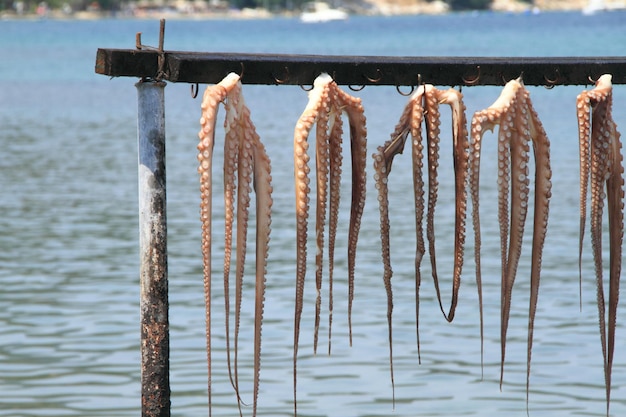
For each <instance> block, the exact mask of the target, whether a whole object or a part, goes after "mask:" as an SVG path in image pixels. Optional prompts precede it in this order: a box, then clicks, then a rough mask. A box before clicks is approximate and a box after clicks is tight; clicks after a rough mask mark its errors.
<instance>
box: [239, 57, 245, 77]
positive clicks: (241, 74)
mask: <svg viewBox="0 0 626 417" xmlns="http://www.w3.org/2000/svg"><path fill="white" fill-rule="evenodd" d="M239 65H241V72H240V73H239V80H240V81H241V79H242V78H243V74H244V70H245V67H244V65H243V62H242V61H239Z"/></svg>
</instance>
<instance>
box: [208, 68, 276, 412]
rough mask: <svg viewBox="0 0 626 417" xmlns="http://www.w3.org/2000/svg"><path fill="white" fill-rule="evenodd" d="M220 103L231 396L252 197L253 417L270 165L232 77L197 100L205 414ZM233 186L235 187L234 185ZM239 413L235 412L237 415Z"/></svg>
mask: <svg viewBox="0 0 626 417" xmlns="http://www.w3.org/2000/svg"><path fill="white" fill-rule="evenodd" d="M220 102H224V104H225V109H226V120H225V131H226V135H225V141H224V203H225V212H226V214H225V255H224V293H225V294H224V298H225V310H226V340H227V356H228V359H227V362H228V369H229V375H230V378H231V383H232V384H233V387H234V388H235V391H236V393H237V399H238V404H239V407H241V398H240V396H239V383H238V368H237V360H238V355H237V352H238V336H239V322H240V311H241V302H242V287H243V275H244V263H245V255H246V236H247V229H248V209H249V206H250V191H251V186H253V187H254V190H255V193H256V224H257V229H256V286H255V294H256V296H255V323H254V388H253V389H254V394H253V395H254V399H253V415H256V406H257V397H258V391H259V373H260V362H261V324H262V319H263V305H264V300H265V274H266V262H267V254H268V247H269V237H270V223H271V206H272V197H271V193H272V186H271V175H270V161H269V158H268V156H267V154H266V152H265V147H264V146H263V144H262V143H261V141H260V139H259V136H258V135H257V133H256V131H255V128H254V125H253V123H252V121H251V119H250V111H249V110H248V108H247V107H246V105H245V102H244V99H243V96H242V94H241V83H240V81H239V76H238V75H237V74H229V75H228V76H227V77H226V78H224V80H222V81H221V82H220V83H219V84H217V85H214V86H209V87H207V89H206V91H205V93H204V97H203V100H202V117H201V119H200V123H201V125H202V128H201V131H200V133H199V138H200V143H199V144H198V151H199V154H198V160H199V162H200V167H199V168H198V172H199V173H200V183H201V186H200V189H201V220H202V254H203V260H204V263H203V265H204V287H205V302H206V314H207V322H206V326H207V327H206V334H207V357H208V367H209V409H210V408H211V400H210V398H211V337H210V334H211V332H210V330H211V313H210V311H211V199H212V166H213V162H212V159H213V147H214V142H215V123H216V118H217V111H218V108H219V104H220ZM236 182H238V184H236ZM235 193H236V194H237V197H236V199H237V235H236V248H237V253H236V272H235V275H236V285H235V287H236V289H235V334H234V370H231V359H230V345H229V343H230V342H229V341H230V329H229V322H230V307H229V298H230V297H229V275H230V262H231V250H232V232H233V221H234V203H235ZM240 412H241V409H240Z"/></svg>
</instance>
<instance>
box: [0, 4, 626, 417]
mask: <svg viewBox="0 0 626 417" xmlns="http://www.w3.org/2000/svg"><path fill="white" fill-rule="evenodd" d="M136 32H143V33H144V36H143V42H144V44H152V45H155V44H156V43H157V33H158V22H156V21H138V20H102V21H94V22H78V21H77V22H72V21H63V22H59V21H34V22H31V21H24V22H15V21H0V143H1V149H2V150H1V155H2V157H1V158H0V184H1V186H0V190H1V192H2V196H1V197H0V213H2V215H1V216H0V283H1V287H0V288H1V289H0V416H113V415H114V416H136V415H138V414H139V412H140V411H139V410H140V386H139V368H140V365H139V307H138V300H139V285H138V249H137V247H138V238H137V235H138V232H137V230H138V225H137V189H136V188H137V187H136V182H137V179H136V178H137V167H136V165H137V163H136V160H137V155H136V111H137V109H136V92H135V88H134V87H133V84H134V83H135V80H133V79H113V80H109V79H107V78H106V77H103V76H99V75H96V74H94V64H95V53H96V49H97V48H98V47H108V48H132V47H134V39H135V33H136ZM165 47H166V49H170V50H190V51H193V50H196V51H239V52H276V53H314V54H354V55H357V54H366V55H443V56H447V55H450V56H452V55H458V56H478V55H489V56H499V55H505V56H535V55H537V56H565V55H578V56H586V55H592V56H593V55H623V54H624V51H626V14H624V13H610V14H599V15H596V16H591V17H588V16H582V15H580V14H578V13H544V14H540V15H537V16H531V15H509V14H477V15H474V14H459V15H449V16H437V17H426V16H420V17H393V18H391V17H390V18H385V17H367V18H365V17H362V18H359V17H355V18H352V19H350V20H349V21H348V22H340V23H333V24H328V25H323V26H315V25H301V24H300V23H299V22H297V21H296V20H291V19H273V20H263V21H220V20H215V21H213V20H211V21H168V22H167V27H166V39H165ZM425 81H428V80H425ZM580 90H581V89H580V88H578V87H557V88H554V89H552V90H546V89H544V88H542V87H538V88H530V91H531V97H532V99H533V101H534V103H535V107H536V109H537V111H538V113H539V115H540V117H541V118H542V121H543V123H544V126H545V128H546V131H547V132H548V135H549V137H550V139H551V141H552V149H553V155H552V157H553V159H552V164H553V169H554V175H553V184H554V186H553V200H552V205H551V218H550V222H549V232H548V237H547V240H546V249H545V253H544V268H543V281H542V288H541V294H540V298H539V306H538V311H537V320H536V328H535V343H534V351H533V368H532V375H531V393H530V413H531V415H532V416H554V415H559V416H560V415H572V416H602V415H605V404H604V398H605V397H604V377H603V371H602V353H601V350H600V340H599V336H598V335H599V331H598V326H597V308H596V306H595V304H594V300H595V283H594V278H593V269H592V263H591V257H590V243H589V242H588V241H587V242H586V245H587V246H586V247H587V250H586V255H585V270H584V272H585V281H584V285H583V292H584V296H583V297H584V298H583V303H584V307H583V311H582V312H579V309H578V271H577V253H578V252H577V248H578V246H577V245H578V145H577V137H576V121H575V108H574V100H575V97H576V95H577V94H578V93H579V92H580ZM463 92H464V94H465V100H466V105H467V108H468V117H471V113H472V112H473V111H476V110H479V109H482V108H484V107H486V106H487V105H489V104H491V103H492V102H493V101H494V100H495V98H496V97H497V95H498V94H499V89H498V88H495V87H480V88H466V89H464V90H463ZM244 94H245V95H246V100H247V102H248V104H249V106H250V108H251V111H252V116H253V118H254V120H255V122H256V124H257V128H258V131H259V133H260V135H261V137H262V139H263V140H264V142H265V143H266V145H267V147H268V152H269V155H270V158H272V161H273V167H274V172H273V180H274V190H275V194H274V213H275V215H274V218H273V224H272V225H273V235H272V247H271V252H270V256H271V258H270V261H269V265H268V273H269V276H268V292H267V301H266V308H265V327H264V342H263V343H264V344H263V364H262V371H261V378H262V385H261V392H260V403H259V414H260V415H266V416H279V415H290V414H291V412H292V411H291V410H292V404H291V401H292V394H291V390H292V383H291V381H292V374H291V354H292V346H291V343H292V342H291V341H292V332H293V328H292V326H293V319H292V317H293V294H294V289H293V282H294V276H295V266H294V265H295V252H294V238H295V236H294V235H295V232H294V227H293V226H294V220H293V219H294V213H293V179H292V178H293V177H292V175H293V171H292V165H291V162H290V161H291V152H292V151H291V140H292V137H291V135H292V132H293V125H294V123H295V121H296V120H297V117H298V116H299V114H300V112H301V111H302V109H303V108H304V106H305V104H306V100H307V99H306V93H305V92H303V91H302V90H301V89H300V88H298V87H289V86H284V87H267V86H245V88H244ZM355 94H359V95H360V96H361V97H363V100H364V105H365V109H366V116H367V118H368V131H369V144H368V147H369V150H368V154H371V153H372V152H374V150H375V148H376V146H378V145H380V144H382V143H383V142H384V141H385V140H386V139H387V138H388V137H389V134H390V133H391V131H392V130H393V127H394V126H395V124H396V122H397V119H398V117H399V115H400V111H401V109H402V107H403V106H404V104H405V100H406V98H405V97H402V96H400V95H399V94H398V93H397V92H396V91H395V89H394V88H392V87H378V88H366V89H365V90H363V91H362V92H360V93H355ZM614 94H615V109H614V113H615V118H616V121H617V123H618V126H619V128H620V130H621V131H622V132H624V131H625V130H626V106H624V104H625V103H626V90H625V89H624V87H622V86H616V88H615V93H614ZM199 113H200V101H199V99H196V100H194V99H192V98H191V97H190V94H189V87H188V86H187V85H174V84H170V85H169V86H167V87H166V115H167V122H166V129H167V141H168V144H167V146H168V150H167V152H168V156H167V164H168V174H167V175H168V223H169V250H170V258H169V270H170V302H171V311H170V314H171V315H170V319H171V379H172V414H173V415H175V416H198V415H206V363H205V357H206V354H205V352H204V343H205V341H204V301H203V298H202V272H201V255H200V251H199V241H200V227H199V220H198V199H199V197H198V194H199V193H198V178H197V173H196V163H197V162H196V156H195V154H196V150H195V147H196V141H197V136H196V135H197V131H198V129H199V124H198V119H199ZM442 131H443V132H444V133H446V134H447V130H446V128H445V125H444V126H443V127H442ZM493 142H495V140H490V139H489V138H486V139H485V143H486V144H485V150H484V152H485V155H489V154H491V155H493V154H494V152H495V148H494V147H493ZM442 146H443V151H442V158H443V160H442V163H441V174H440V176H441V186H440V190H441V191H440V200H439V205H438V217H437V219H436V221H437V236H438V240H437V241H438V254H439V260H440V265H439V268H440V276H442V277H446V278H447V277H449V273H450V271H451V266H450V262H451V253H452V252H451V251H452V248H451V245H452V239H450V236H451V234H452V231H453V227H454V226H453V220H452V218H453V216H452V215H451V213H453V205H452V204H453V203H452V196H451V190H452V188H451V186H452V184H451V182H450V181H451V179H452V175H451V173H452V170H451V161H450V159H449V153H450V152H446V146H448V144H447V141H446V145H442ZM219 148H220V147H219V146H217V147H216V153H217V155H216V158H217V160H219V157H220V151H219ZM491 159H493V158H488V157H487V158H484V162H483V164H484V165H483V174H482V177H481V179H482V189H481V196H482V199H483V200H482V212H481V214H482V227H483V229H482V232H483V239H484V241H483V280H484V284H483V285H484V296H485V314H486V320H487V321H486V325H485V332H486V334H485V336H486V340H485V368H484V378H483V379H482V380H481V369H480V344H479V333H478V330H479V329H478V309H477V300H476V298H477V297H476V288H475V284H474V282H473V252H472V246H471V244H468V249H467V251H466V252H467V256H466V267H465V279H464V284H463V286H462V288H461V294H460V302H459V311H458V313H457V318H456V319H455V322H454V323H453V324H448V323H446V322H445V321H444V320H443V318H442V317H441V314H440V312H439V309H438V306H437V305H436V300H435V297H434V290H433V286H432V284H431V283H430V282H429V280H426V281H425V283H424V284H423V286H422V294H423V299H422V302H421V309H422V321H421V323H420V329H421V337H422V364H421V365H418V363H417V356H416V346H415V332H414V326H415V323H414V300H413V298H412V296H411V295H412V294H413V284H412V282H413V271H412V270H413V249H408V250H405V248H412V247H413V245H414V243H413V239H414V229H413V226H412V224H413V220H412V208H411V207H412V196H411V195H410V193H408V192H407V190H410V189H411V182H412V179H411V178H410V176H409V175H407V174H408V172H410V171H409V169H410V157H408V155H404V156H403V157H398V158H397V160H396V162H395V164H397V165H395V167H394V173H393V174H392V177H391V185H390V190H391V195H390V199H391V215H392V233H393V238H392V242H391V245H392V255H393V265H394V271H395V275H394V290H395V310H394V319H395V321H394V338H395V345H394V353H395V358H394V359H395V361H394V363H395V371H396V372H395V378H396V405H395V409H393V408H392V403H391V386H390V381H389V372H388V346H387V327H386V316H385V315H386V298H385V294H384V288H383V285H382V280H381V277H382V265H381V263H380V240H379V230H378V207H377V204H376V199H375V190H374V187H373V181H371V180H370V181H369V188H368V192H369V195H368V201H367V205H366V209H365V214H364V219H363V227H362V229H361V236H360V245H359V252H358V257H357V283H356V298H355V305H354V312H353V314H354V318H353V321H354V346H353V347H352V348H350V347H349V346H348V339H347V321H346V304H347V303H346V295H345V294H346V287H347V284H346V279H345V275H346V262H345V259H343V256H342V255H341V254H343V253H345V252H344V251H345V245H346V235H347V234H346V226H345V223H347V222H343V223H342V225H344V226H343V228H342V229H341V230H340V236H339V239H338V242H337V248H338V249H337V259H336V274H335V276H336V280H337V281H336V283H335V291H336V292H335V315H334V326H333V334H334V338H333V354H332V356H331V357H327V356H326V355H325V354H318V355H317V356H313V355H312V333H313V324H312V322H313V320H312V316H313V299H314V298H313V297H314V288H313V286H314V284H313V280H312V279H311V278H309V279H308V281H307V288H306V294H305V297H306V299H307V300H308V302H307V304H306V306H305V311H304V316H303V326H302V334H301V347H300V352H301V354H300V359H299V383H298V387H299V389H298V391H299V400H300V402H299V410H300V413H301V415H303V416H333V417H335V416H340V417H346V416H359V417H364V416H389V415H393V416H397V417H403V416H407V417H409V416H411V417H413V416H416V415H420V416H446V417H449V416H493V415H507V416H525V415H526V403H525V372H526V368H525V363H526V354H525V349H526V325H527V310H528V295H527V294H528V265H529V259H528V255H529V250H528V249H525V251H524V253H523V259H522V261H521V264H520V270H519V274H518V280H517V284H516V285H517V287H516V290H515V292H514V295H513V297H514V299H513V311H512V313H511V323H510V325H509V338H508V352H507V364H506V368H505V383H504V386H503V389H502V391H500V389H499V385H498V378H499V294H500V288H499V274H500V272H499V240H498V229H497V224H496V221H495V219H496V215H495V201H494V199H495V175H494V172H495V169H494V167H493V166H492V164H490V160H491ZM368 170H369V172H370V173H371V165H370V167H369V168H368ZM370 178H371V176H370ZM219 182H220V181H218V183H219ZM216 192H218V193H219V185H216ZM220 200H221V198H219V197H216V198H215V201H214V211H215V212H216V213H219V212H220V204H221V202H220ZM348 200H349V199H348V197H347V195H346V197H344V199H343V201H344V202H346V201H348ZM347 213H348V208H347V206H346V205H344V206H343V210H342V214H341V216H342V218H344V219H346V218H347V216H348V214H347ZM216 216H217V219H216V221H215V225H214V230H215V231H216V233H218V237H219V230H220V229H221V227H222V224H223V223H221V222H222V219H221V217H220V216H219V215H216ZM531 220H532V219H530V218H529V219H528V221H529V222H530V221H531ZM405 223H406V224H405ZM528 230H529V229H528ZM215 240H216V242H217V243H216V247H215V249H214V253H215V254H216V255H215V265H214V268H215V275H214V276H215V277H219V276H220V265H219V264H220V260H219V259H218V258H219V257H218V255H217V254H219V253H220V251H222V250H223V247H222V246H220V243H219V241H220V239H219V238H216V239H215ZM471 241H473V239H472V238H471V232H468V243H469V242H471ZM311 243H312V242H311ZM529 243H530V242H527V244H529ZM526 248H528V246H526ZM309 253H313V252H312V249H310V250H309ZM249 270H250V269H249ZM309 270H310V271H312V270H313V268H312V265H310V267H309ZM423 274H424V276H426V277H427V276H428V275H429V267H428V265H426V263H424V265H423ZM218 281H219V280H218ZM449 284H450V280H449V279H444V280H443V283H442V285H443V286H444V288H445V289H444V294H445V295H447V294H448V291H449V290H448V288H449ZM220 287H221V285H220V283H219V282H217V283H216V285H214V288H215V292H216V297H218V301H217V302H216V304H217V307H216V308H215V310H214V321H213V323H214V331H213V332H214V335H215V336H214V340H215V346H214V348H215V349H216V352H215V353H214V358H215V364H214V370H215V375H214V389H215V394H214V404H215V409H214V415H218V416H222V415H231V416H232V415H235V414H236V412H237V411H236V405H235V404H236V402H235V397H234V395H233V393H232V389H231V388H230V384H229V383H228V377H227V373H226V366H225V364H224V362H223V360H224V358H225V354H224V343H223V325H222V323H223V320H224V318H223V312H222V307H221V301H219V297H220V296H221V294H220V293H219V289H220ZM251 295H252V293H251V287H248V292H247V293H246V294H245V296H246V300H248V301H246V304H245V311H244V313H243V317H244V318H243V323H242V335H241V342H240V346H241V353H240V358H241V375H240V380H241V381H242V387H243V390H244V400H245V401H249V400H251V390H252V384H251V380H252V371H251V363H252V343H251V340H252V333H251V314H252V313H251V306H252V304H250V301H251V297H250V296H251ZM323 295H324V300H326V293H324V294H323ZM625 319H626V317H625V315H624V309H623V308H622V309H621V310H620V315H619V317H618V322H619V329H618V333H617V348H616V356H615V364H614V373H613V378H614V380H613V397H612V398H613V402H612V406H611V414H612V415H614V416H621V415H625V414H626V356H624V346H625V344H626V339H625V338H626V333H625V331H626V329H625V328H624V325H623V323H624V320H625ZM325 322H326V321H325V320H323V321H322V323H323V324H324V323H325ZM326 330H327V329H326V328H325V327H323V328H322V329H321V337H322V339H321V343H322V344H324V343H325V340H324V339H323V335H325V334H326ZM320 351H321V352H323V351H324V349H323V348H322V349H320ZM246 412H248V410H246Z"/></svg>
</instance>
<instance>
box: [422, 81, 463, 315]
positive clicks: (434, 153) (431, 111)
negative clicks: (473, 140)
mask: <svg viewBox="0 0 626 417" xmlns="http://www.w3.org/2000/svg"><path fill="white" fill-rule="evenodd" d="M425 103H426V106H425V112H426V114H427V117H426V120H427V124H426V126H427V129H428V134H427V139H428V148H429V153H428V161H429V170H428V176H429V199H428V217H427V236H428V240H429V251H430V259H431V266H432V275H433V280H434V284H435V290H436V293H437V300H438V301H439V308H440V309H441V312H442V313H443V315H444V317H445V319H446V320H447V321H449V322H451V321H452V320H453V319H454V314H455V311H456V305H457V301H458V292H459V287H460V285H461V272H462V268H463V255H464V246H465V219H466V212H467V183H468V176H469V172H468V170H469V152H468V151H469V142H468V138H467V128H466V127H465V124H466V118H465V106H464V105H463V101H462V95H461V93H459V92H458V91H456V90H454V89H452V88H451V89H449V90H446V91H441V90H437V89H436V88H433V87H432V86H426V94H425ZM440 103H445V104H449V105H450V108H451V110H452V139H453V163H454V176H455V211H456V216H455V233H454V235H455V238H454V270H453V285H452V299H451V303H450V308H449V311H448V313H446V312H445V310H444V308H443V304H442V301H441V293H440V290H439V280H438V277H437V262H436V255H435V232H434V212H435V204H436V200H437V187H438V181H437V166H438V158H439V155H438V151H439V117H440V114H439V110H438V106H439V104H440Z"/></svg>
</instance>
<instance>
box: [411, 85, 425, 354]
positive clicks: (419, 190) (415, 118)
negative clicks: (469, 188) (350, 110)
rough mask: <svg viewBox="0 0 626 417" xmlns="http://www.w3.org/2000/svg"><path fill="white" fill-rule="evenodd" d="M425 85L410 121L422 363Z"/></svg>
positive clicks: (417, 316)
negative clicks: (423, 123) (421, 311)
mask: <svg viewBox="0 0 626 417" xmlns="http://www.w3.org/2000/svg"><path fill="white" fill-rule="evenodd" d="M424 94H425V87H420V88H418V91H417V92H416V93H415V96H414V99H413V105H412V115H411V122H410V129H411V137H412V142H413V146H412V147H411V157H412V162H413V164H412V165H413V205H414V208H415V268H414V269H415V334H416V340H417V361H418V363H422V353H421V346H420V335H419V316H420V315H419V313H420V287H421V285H422V272H421V265H422V259H423V258H424V253H426V247H425V244H424V230H423V226H422V223H423V220H424V178H423V172H422V170H423V168H424V161H423V160H424V155H423V150H424V145H423V144H422V121H423V119H424V108H423V104H422V101H423V96H424Z"/></svg>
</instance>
